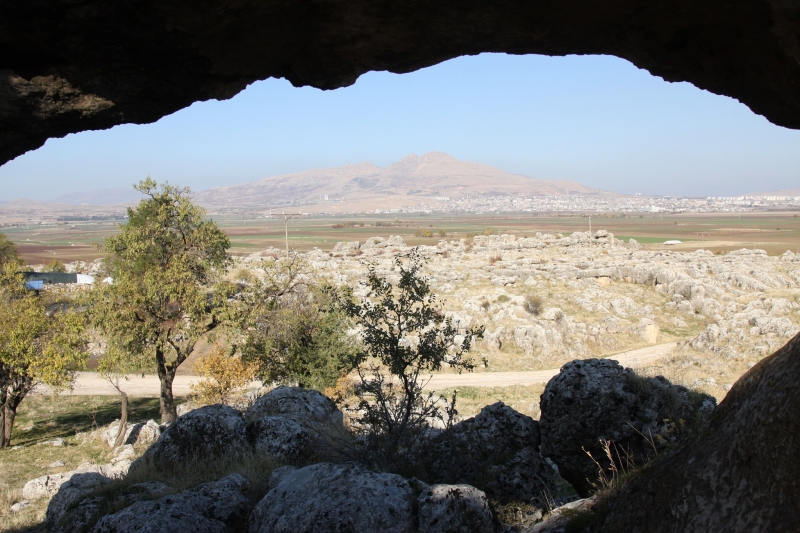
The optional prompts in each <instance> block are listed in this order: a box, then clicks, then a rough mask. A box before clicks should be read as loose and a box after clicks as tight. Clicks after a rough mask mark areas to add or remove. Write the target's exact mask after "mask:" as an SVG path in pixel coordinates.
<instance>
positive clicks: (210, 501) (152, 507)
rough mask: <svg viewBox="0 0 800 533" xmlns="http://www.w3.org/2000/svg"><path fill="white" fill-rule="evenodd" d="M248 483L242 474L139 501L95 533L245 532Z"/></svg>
mask: <svg viewBox="0 0 800 533" xmlns="http://www.w3.org/2000/svg"><path fill="white" fill-rule="evenodd" d="M248 485H249V482H248V481H247V479H246V478H245V477H244V476H242V475H240V474H229V475H228V476H226V477H224V478H222V479H220V480H217V481H213V482H210V483H205V484H203V485H200V486H198V487H195V488H192V489H189V490H186V491H184V492H181V493H179V494H173V495H169V496H164V497H162V498H159V499H156V500H148V501H139V502H136V503H134V504H133V505H130V506H128V507H126V508H124V509H122V510H121V511H117V512H116V513H113V514H110V515H106V516H104V517H103V518H101V519H100V520H99V521H98V522H97V524H95V526H94V527H93V528H92V530H91V531H92V533H133V532H136V533H161V532H164V531H175V532H179V531H191V532H192V533H226V532H229V531H242V530H243V528H244V524H245V520H246V517H247V513H248V511H249V510H250V507H251V506H252V504H251V502H250V500H248V499H247V497H246V496H245V495H244V494H243V492H244V491H245V490H246V489H247V487H248Z"/></svg>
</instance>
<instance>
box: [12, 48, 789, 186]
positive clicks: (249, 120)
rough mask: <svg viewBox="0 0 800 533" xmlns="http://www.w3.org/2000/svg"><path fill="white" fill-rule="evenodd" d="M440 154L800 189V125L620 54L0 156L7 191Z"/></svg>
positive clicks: (294, 97) (283, 94)
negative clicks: (654, 72) (657, 73)
mask: <svg viewBox="0 0 800 533" xmlns="http://www.w3.org/2000/svg"><path fill="white" fill-rule="evenodd" d="M430 151H442V152H447V153H449V154H451V155H453V156H455V157H457V158H459V159H464V160H468V161H478V162H481V163H486V164H489V165H493V166H496V167H498V168H501V169H503V170H506V171H509V172H514V173H519V174H524V175H527V176H531V177H536V178H544V179H571V180H576V181H579V182H582V183H584V184H586V185H589V186H591V187H595V188H601V189H606V190H612V191H616V192H622V193H636V192H640V193H643V194H670V195H728V194H738V193H743V192H755V191H759V190H775V189H781V188H790V187H800V131H794V130H787V129H785V128H780V127H778V126H775V125H773V124H770V123H769V122H768V121H767V120H766V119H764V118H763V117H760V116H758V115H755V114H753V113H752V112H751V111H750V110H749V109H748V108H747V107H745V106H744V105H742V104H740V103H739V102H737V101H735V100H733V99H731V98H727V97H722V96H717V95H712V94H710V93H708V92H705V91H702V90H699V89H697V88H695V87H693V86H692V85H690V84H687V83H667V82H664V81H663V80H661V79H660V78H656V77H653V76H651V75H650V74H649V73H647V72H646V71H644V70H639V69H637V68H636V67H634V66H633V65H631V64H630V63H628V62H627V61H624V60H621V59H618V58H614V57H604V56H570V57H561V58H551V57H543V56H507V55H503V54H483V55H480V56H475V57H462V58H458V59H454V60H451V61H448V62H445V63H442V64H440V65H436V66H433V67H430V68H427V69H423V70H420V71H417V72H413V73H410V74H403V75H396V74H390V73H386V72H377V73H376V72H373V73H368V74H366V75H364V76H362V77H361V78H360V79H359V80H358V82H357V83H356V84H355V85H353V86H351V87H347V88H344V89H338V90H335V91H319V90H317V89H312V88H307V87H306V88H299V89H298V88H294V87H292V86H291V85H290V84H289V83H288V82H286V81H285V80H276V79H270V80H266V81H262V82H257V83H255V84H253V85H251V86H250V87H248V88H247V89H246V90H245V91H243V92H242V93H240V94H239V95H237V96H236V97H234V98H232V99H231V100H227V101H222V102H217V101H210V102H201V103H195V104H194V105H192V106H190V107H189V108H186V109H184V110H181V111H179V112H177V113H175V114H173V115H170V116H168V117H164V118H162V119H161V120H159V121H158V122H156V123H154V124H149V125H122V126H117V127H115V128H112V129H110V130H106V131H95V132H83V133H79V134H75V135H69V136H67V137H66V138H63V139H51V140H49V141H48V142H47V143H46V144H45V146H43V147H42V148H40V149H39V150H36V151H34V152H29V153H27V154H25V155H23V156H20V157H18V158H17V159H15V160H14V161H11V162H9V163H7V164H6V165H4V166H2V167H0V200H11V199H14V198H19V197H29V198H30V197H35V198H38V199H41V200H49V199H52V198H55V197H58V196H60V195H62V194H66V193H69V192H74V191H83V190H91V189H98V188H127V187H129V186H130V184H131V183H133V182H135V181H138V180H139V179H142V178H144V177H145V176H147V175H148V174H149V175H151V176H152V177H153V178H155V179H156V180H159V181H163V180H169V181H170V182H171V183H176V184H181V185H189V186H191V187H192V188H193V189H195V190H202V189H206V188H210V187H214V186H218V185H225V184H230V183H237V182H242V181H253V180H257V179H259V178H262V177H265V176H269V175H273V174H281V173H286V172H294V171H300V170H307V169H311V168H317V167H327V166H340V165H344V164H346V163H356V162H360V161H372V162H373V163H375V164H376V165H379V166H385V165H388V164H390V163H392V162H394V161H396V160H398V159H400V158H402V157H403V156H404V155H407V154H410V153H416V154H422V153H426V152H430Z"/></svg>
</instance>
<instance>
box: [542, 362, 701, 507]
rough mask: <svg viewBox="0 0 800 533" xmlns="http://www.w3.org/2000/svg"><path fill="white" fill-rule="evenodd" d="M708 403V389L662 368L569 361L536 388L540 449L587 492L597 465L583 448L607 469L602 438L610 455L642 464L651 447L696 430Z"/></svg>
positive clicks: (561, 471) (653, 447) (574, 485)
mask: <svg viewBox="0 0 800 533" xmlns="http://www.w3.org/2000/svg"><path fill="white" fill-rule="evenodd" d="M714 406H715V400H714V399H713V398H712V397H711V396H708V395H705V394H701V393H697V392H693V391H689V390H688V389H687V388H685V387H681V386H675V385H672V384H671V383H670V382H669V381H668V380H666V379H665V378H663V377H661V376H658V377H655V378H643V377H640V376H637V375H636V374H635V373H634V372H633V371H632V370H631V369H628V368H623V367H622V366H620V365H619V363H617V361H614V360H610V359H586V360H578V361H572V362H570V363H567V364H566V365H564V366H563V367H562V368H561V372H560V373H559V374H558V375H557V376H555V377H554V378H553V379H551V380H550V382H549V383H548V384H547V386H546V387H545V391H544V393H543V394H542V399H541V412H542V415H541V418H540V430H541V454H542V455H543V456H545V457H549V458H550V459H551V460H552V461H553V462H555V464H556V465H557V466H558V469H559V472H560V474H561V476H562V477H563V478H564V479H566V480H567V481H569V482H570V484H572V486H573V487H575V489H576V490H577V491H578V493H579V494H580V495H582V496H588V495H589V493H590V492H591V491H592V490H593V483H594V482H596V481H597V479H598V467H597V465H596V464H595V462H594V461H593V460H592V458H591V457H589V456H588V455H587V453H586V452H589V453H591V456H592V457H593V458H594V459H595V460H596V461H597V462H599V463H600V465H601V466H602V467H603V468H604V469H606V470H608V469H609V468H610V462H609V460H608V459H607V457H606V451H605V449H604V443H609V445H610V446H611V450H612V452H614V456H615V457H616V456H617V453H618V454H620V455H622V456H623V457H626V458H630V460H631V461H633V463H635V464H636V465H638V466H641V465H643V464H644V463H645V462H647V460H648V459H649V458H650V457H651V456H652V455H653V454H654V453H655V451H657V450H660V449H663V448H664V447H666V446H667V445H668V444H674V443H676V442H678V441H679V440H680V439H682V438H683V437H685V436H686V435H688V434H690V433H691V432H693V431H695V430H697V429H698V428H699V427H700V426H701V425H702V424H703V422H704V420H705V419H706V418H707V416H708V415H709V414H710V413H711V411H713V408H714ZM584 450H585V451H584ZM615 450H618V452H615ZM623 450H624V452H623ZM617 461H619V459H617ZM617 466H618V467H620V466H621V465H619V464H618V465H617ZM628 468H630V466H628Z"/></svg>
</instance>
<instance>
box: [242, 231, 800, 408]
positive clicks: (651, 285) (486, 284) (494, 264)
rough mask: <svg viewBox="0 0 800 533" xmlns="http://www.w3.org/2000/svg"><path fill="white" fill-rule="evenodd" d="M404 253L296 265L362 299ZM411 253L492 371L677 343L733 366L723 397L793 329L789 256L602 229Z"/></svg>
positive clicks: (339, 250) (399, 242)
mask: <svg viewBox="0 0 800 533" xmlns="http://www.w3.org/2000/svg"><path fill="white" fill-rule="evenodd" d="M408 249H409V247H407V246H406V245H405V243H404V241H403V239H402V238H400V237H397V236H395V237H391V238H390V239H388V240H386V239H382V238H379V237H374V238H371V239H369V240H367V241H366V242H365V243H358V242H349V243H339V244H338V245H337V246H336V247H335V248H334V250H333V251H332V252H331V253H327V252H323V251H320V250H315V251H312V252H309V253H307V254H305V258H306V259H307V260H308V261H309V263H310V265H311V267H312V270H313V271H315V272H317V273H319V275H321V276H324V277H326V278H328V279H330V280H331V281H333V282H334V283H337V284H348V285H350V286H352V287H353V288H354V289H355V293H356V295H359V294H361V292H360V291H361V290H362V289H361V288H360V287H359V282H360V281H361V280H363V279H364V276H365V275H366V269H367V267H368V266H369V265H373V266H375V268H376V271H377V272H378V273H379V274H382V275H384V276H386V277H387V278H388V279H390V280H393V279H394V278H395V277H396V274H395V273H394V271H393V260H394V257H395V255H396V254H397V253H401V252H404V251H408ZM420 250H421V253H422V254H423V255H425V256H426V257H427V258H428V265H427V272H428V275H429V277H430V282H431V285H432V287H433V289H434V290H435V291H436V292H438V293H440V294H441V295H442V297H443V299H444V300H445V310H446V311H447V312H448V313H449V314H450V316H452V318H453V320H454V322H455V323H456V324H457V325H458V326H459V327H462V328H467V327H469V326H470V325H479V324H483V325H485V326H486V334H485V336H484V340H483V341H481V342H479V343H478V346H477V349H478V350H479V352H481V355H486V357H487V359H488V361H489V368H490V369H493V370H537V369H545V368H557V367H559V366H560V365H562V364H564V363H566V362H568V361H570V360H572V359H578V358H586V357H594V356H598V355H603V354H608V353H616V352H620V351H623V350H625V349H629V348H633V347H639V346H645V345H647V344H654V343H662V342H670V341H679V342H680V346H681V347H680V353H684V354H692V356H693V357H699V358H700V359H701V360H703V361H706V360H707V361H706V362H705V363H701V364H700V365H698V366H699V367H703V366H708V365H710V364H711V363H712V362H713V363H714V364H717V365H720V366H727V367H728V368H729V369H731V368H734V367H735V368H736V369H737V370H736V372H738V373H736V372H733V371H731V372H730V373H728V374H726V373H725V371H724V369H723V370H720V373H718V374H717V375H716V376H712V375H713V373H714V372H715V370H714V369H708V372H707V373H706V375H705V377H708V376H712V378H711V381H709V382H708V386H709V387H710V388H709V392H713V393H714V394H715V395H716V396H718V397H722V396H724V393H725V391H726V390H727V388H729V387H730V385H731V384H732V383H733V381H735V379H736V378H738V376H739V375H741V373H742V372H744V371H745V370H746V369H747V368H748V365H751V364H754V363H755V362H756V361H758V360H759V359H761V358H762V357H764V356H765V355H767V354H769V353H772V352H774V351H775V350H777V349H778V348H780V347H781V346H782V345H783V344H784V343H785V342H786V341H787V340H788V339H789V338H791V337H792V336H793V335H795V334H796V333H797V332H798V331H800V256H796V255H795V254H793V253H791V252H786V253H785V254H784V255H782V256H780V257H773V256H768V255H767V254H766V253H765V252H764V251H762V250H748V249H744V250H738V251H734V252H730V253H728V254H725V255H714V254H712V253H711V252H708V251H704V250H698V251H696V252H692V253H684V252H671V251H667V252H662V251H659V252H653V251H645V250H641V249H640V246H639V245H638V243H636V241H634V240H631V241H630V242H622V241H620V240H619V239H616V238H615V237H614V236H613V235H612V234H610V233H608V232H607V231H604V230H599V231H597V232H595V233H593V234H589V233H573V234H572V235H570V236H561V235H548V234H537V235H536V236H535V237H528V238H521V239H517V238H515V237H514V236H513V235H490V236H477V237H475V238H474V239H473V240H472V241H471V242H468V241H466V240H463V239H462V240H460V241H448V240H446V239H443V240H441V241H439V242H438V243H437V244H436V245H432V246H423V247H421V248H420ZM281 254H282V252H281V251H279V250H276V249H273V250H267V251H266V252H262V253H256V254H252V255H250V256H247V257H244V258H240V259H238V264H239V267H245V268H256V267H257V265H258V264H259V263H260V261H261V260H262V259H263V258H264V256H265V255H267V256H269V255H274V256H276V257H280V256H281ZM532 304H535V305H532ZM722 361H725V362H726V363H725V364H724V365H722V364H721V362H722ZM681 364H689V363H686V362H685V361H684V362H682V363H681ZM699 377H704V376H699ZM720 379H725V380H726V381H724V382H719V383H718V381H719V380H720Z"/></svg>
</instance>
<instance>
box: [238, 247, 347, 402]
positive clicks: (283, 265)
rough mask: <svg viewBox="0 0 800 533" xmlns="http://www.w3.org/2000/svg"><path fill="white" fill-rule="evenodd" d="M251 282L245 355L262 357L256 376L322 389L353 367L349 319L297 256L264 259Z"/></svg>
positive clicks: (248, 358) (267, 380)
mask: <svg viewBox="0 0 800 533" xmlns="http://www.w3.org/2000/svg"><path fill="white" fill-rule="evenodd" d="M261 270H262V275H261V276H259V277H258V278H257V281H254V282H253V283H252V284H251V285H250V289H251V290H250V291H249V292H248V293H247V298H243V299H242V301H243V302H244V305H245V306H246V309H245V311H246V313H247V319H246V324H245V327H244V329H246V330H247V332H248V333H247V336H246V339H245V341H244V345H243V348H242V352H243V354H244V359H245V360H248V361H258V362H259V363H260V372H259V377H260V378H261V379H262V380H263V381H265V382H269V383H292V384H295V383H296V384H297V385H299V386H301V387H308V388H314V389H318V390H323V389H325V388H326V387H332V386H334V385H335V384H336V381H337V380H338V379H339V378H340V377H341V376H342V375H344V374H347V373H348V372H349V371H351V370H352V369H353V368H354V360H355V356H356V342H355V341H354V340H353V339H352V338H350V337H349V336H348V335H347V333H346V332H347V330H348V329H349V328H350V326H351V325H352V323H351V321H350V320H349V319H348V318H347V317H346V316H345V315H344V314H343V313H342V312H341V311H340V310H339V309H338V308H337V307H336V306H335V305H334V301H333V298H332V296H331V291H326V290H325V288H324V287H322V286H319V285H318V284H316V283H313V282H311V281H309V280H310V279H311V276H310V272H309V268H308V266H307V265H306V264H305V262H303V261H301V260H300V259H299V257H298V256H296V255H295V256H292V257H291V258H289V259H277V260H269V261H265V262H264V263H262V265H261Z"/></svg>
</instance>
